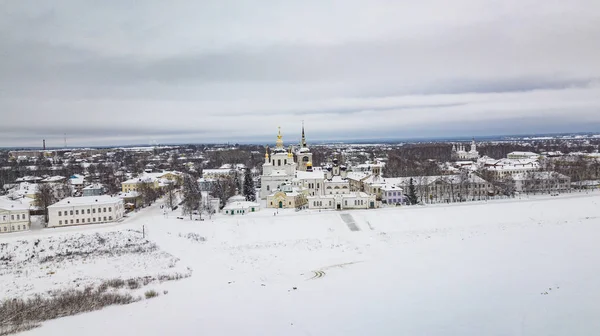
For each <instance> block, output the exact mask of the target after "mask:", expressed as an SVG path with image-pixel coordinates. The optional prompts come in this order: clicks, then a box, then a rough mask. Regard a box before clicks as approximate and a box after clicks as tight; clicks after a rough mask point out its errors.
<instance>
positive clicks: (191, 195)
mask: <svg viewBox="0 0 600 336" xmlns="http://www.w3.org/2000/svg"><path fill="white" fill-rule="evenodd" d="M181 189H182V190H181V191H182V193H183V214H184V215H190V219H192V214H193V213H194V210H198V209H199V207H200V202H201V201H202V193H201V192H200V186H199V185H198V182H197V181H196V179H194V178H193V177H192V176H191V175H189V174H185V175H184V176H183V185H182V187H181Z"/></svg>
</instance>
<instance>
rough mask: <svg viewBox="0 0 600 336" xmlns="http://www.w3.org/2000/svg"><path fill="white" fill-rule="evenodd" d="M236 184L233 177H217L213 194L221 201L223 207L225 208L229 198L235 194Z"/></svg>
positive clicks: (213, 186)
mask: <svg viewBox="0 0 600 336" xmlns="http://www.w3.org/2000/svg"><path fill="white" fill-rule="evenodd" d="M235 191H236V185H235V182H234V180H233V178H231V177H224V178H220V179H217V180H216V181H215V182H214V183H213V185H212V192H211V193H212V195H213V196H214V197H216V198H218V199H219V200H220V202H221V208H223V207H224V206H225V205H226V203H227V200H228V199H229V198H230V197H232V196H234V195H235Z"/></svg>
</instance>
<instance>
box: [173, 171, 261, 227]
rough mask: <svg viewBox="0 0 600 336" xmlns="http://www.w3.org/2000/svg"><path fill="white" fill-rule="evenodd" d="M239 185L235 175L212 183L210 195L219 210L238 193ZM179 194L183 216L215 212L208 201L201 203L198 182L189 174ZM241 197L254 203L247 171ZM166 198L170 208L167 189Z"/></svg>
mask: <svg viewBox="0 0 600 336" xmlns="http://www.w3.org/2000/svg"><path fill="white" fill-rule="evenodd" d="M240 184H241V183H240V177H239V175H238V174H235V175H234V176H228V177H225V178H219V179H216V180H215V181H214V182H213V184H212V189H211V190H210V194H211V195H212V196H213V197H215V198H218V199H219V202H220V204H221V208H223V207H224V206H225V204H226V203H227V200H228V199H229V198H231V197H232V196H234V195H236V194H237V193H239V187H240ZM181 192H182V198H183V201H182V202H183V203H182V206H183V214H184V215H189V216H190V219H191V218H192V215H193V214H194V213H195V212H198V213H199V214H202V212H205V211H208V212H209V213H210V212H212V211H216V210H217V209H211V208H210V202H208V200H206V201H205V202H203V201H202V192H201V190H200V187H199V185H198V182H197V181H196V179H195V178H194V177H193V176H191V175H189V174H186V175H184V177H183V183H182V188H181ZM242 195H243V196H244V197H245V198H246V200H247V201H256V189H255V188H254V180H253V178H252V174H251V173H250V171H249V170H246V171H245V173H244V178H243V184H242ZM166 197H167V203H168V204H170V206H171V208H172V207H173V199H174V196H173V190H171V189H167V196H166Z"/></svg>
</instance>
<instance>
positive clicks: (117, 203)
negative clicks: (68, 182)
mask: <svg viewBox="0 0 600 336" xmlns="http://www.w3.org/2000/svg"><path fill="white" fill-rule="evenodd" d="M124 211H125V208H124V206H123V200H122V199H120V198H118V197H111V196H106V195H103V196H86V197H68V198H65V199H63V200H62V201H60V202H58V203H55V204H52V205H51V206H49V207H48V227H57V226H65V225H78V224H97V223H108V222H115V221H118V220H119V219H121V218H123V213H124Z"/></svg>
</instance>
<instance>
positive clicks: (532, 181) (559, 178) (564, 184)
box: [513, 171, 571, 194]
mask: <svg viewBox="0 0 600 336" xmlns="http://www.w3.org/2000/svg"><path fill="white" fill-rule="evenodd" d="M513 179H514V180H515V190H516V191H518V192H525V193H534V194H535V193H558V192H569V191H570V190H571V178H570V177H568V176H566V175H563V174H560V173H557V172H549V171H537V172H529V173H521V174H515V175H514V176H513Z"/></svg>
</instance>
